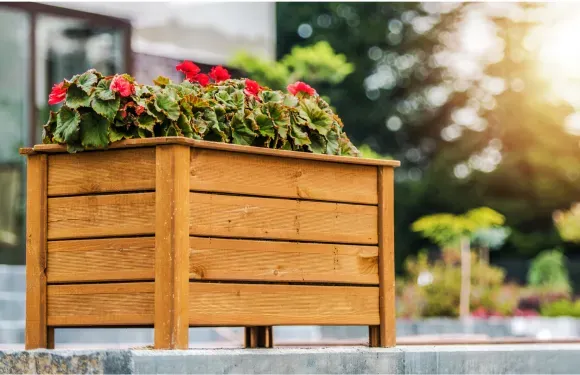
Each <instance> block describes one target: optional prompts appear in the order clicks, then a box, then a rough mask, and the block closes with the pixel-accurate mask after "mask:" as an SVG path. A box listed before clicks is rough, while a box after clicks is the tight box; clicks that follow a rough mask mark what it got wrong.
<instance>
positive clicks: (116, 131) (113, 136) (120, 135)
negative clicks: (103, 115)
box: [109, 126, 129, 143]
mask: <svg viewBox="0 0 580 375" xmlns="http://www.w3.org/2000/svg"><path fill="white" fill-rule="evenodd" d="M126 138H129V135H128V134H126V133H125V132H124V131H123V130H122V128H117V127H114V126H112V127H111V128H110V129H109V141H110V142H111V143H112V142H117V141H120V140H123V139H126Z"/></svg>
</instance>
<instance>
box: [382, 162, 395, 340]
mask: <svg viewBox="0 0 580 375" xmlns="http://www.w3.org/2000/svg"><path fill="white" fill-rule="evenodd" d="M394 172H395V171H394V169H393V168H386V167H379V179H378V190H379V217H378V222H379V224H378V229H379V287H380V294H379V296H380V297H379V298H380V316H381V324H380V346H381V347H384V348H385V347H392V346H395V345H396V331H395V330H396V316H395V231H394V212H395V209H394V196H395V180H394Z"/></svg>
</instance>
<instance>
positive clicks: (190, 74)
mask: <svg viewBox="0 0 580 375" xmlns="http://www.w3.org/2000/svg"><path fill="white" fill-rule="evenodd" d="M175 70H177V71H178V72H182V73H183V74H185V79H187V80H189V81H191V80H192V79H193V78H194V77H195V76H196V75H197V74H198V73H199V72H200V71H201V69H199V66H197V65H195V64H194V63H193V62H191V61H187V60H186V61H184V62H182V63H181V64H178V65H177V66H176V67H175Z"/></svg>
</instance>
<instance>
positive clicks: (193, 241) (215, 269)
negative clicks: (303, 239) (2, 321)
mask: <svg viewBox="0 0 580 375" xmlns="http://www.w3.org/2000/svg"><path fill="white" fill-rule="evenodd" d="M49 249H50V247H49ZM49 255H51V254H49ZM189 272H190V274H189V277H190V278H191V279H201V280H256V281H293V282H328V283H345V284H374V285H378V282H379V279H378V248H377V247H376V246H359V245H334V244H313V243H295V242H282V241H254V240H232V239H221V238H206V237H191V238H190V257H189ZM49 275H50V273H49Z"/></svg>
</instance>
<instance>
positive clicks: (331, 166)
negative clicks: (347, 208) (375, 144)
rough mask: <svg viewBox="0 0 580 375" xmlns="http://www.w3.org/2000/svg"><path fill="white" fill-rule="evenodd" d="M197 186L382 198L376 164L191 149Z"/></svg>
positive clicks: (338, 198) (350, 199)
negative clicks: (368, 164)
mask: <svg viewBox="0 0 580 375" xmlns="http://www.w3.org/2000/svg"><path fill="white" fill-rule="evenodd" d="M190 174H191V184H190V188H191V190H192V191H204V192H222V193H233V194H238V195H258V196H271V197H283V198H300V199H305V200H308V199H311V200H322V201H330V202H347V203H365V204H377V202H378V198H377V182H376V181H377V169H376V168H375V167H372V166H367V165H354V164H341V163H328V162H319V161H314V160H302V159H298V160H296V159H291V158H279V157H273V156H265V155H252V154H239V153H234V152H223V151H217V150H207V149H198V148H192V149H191V171H190Z"/></svg>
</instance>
